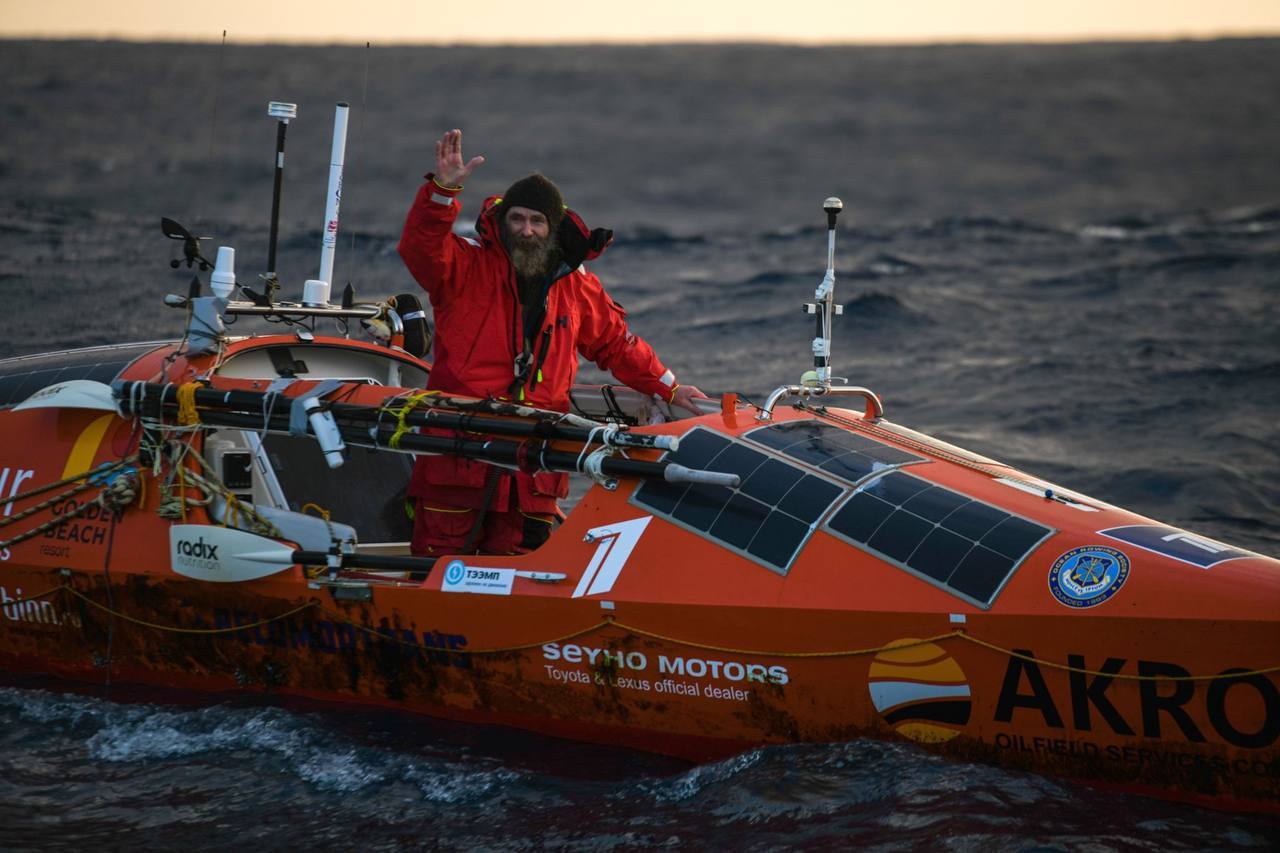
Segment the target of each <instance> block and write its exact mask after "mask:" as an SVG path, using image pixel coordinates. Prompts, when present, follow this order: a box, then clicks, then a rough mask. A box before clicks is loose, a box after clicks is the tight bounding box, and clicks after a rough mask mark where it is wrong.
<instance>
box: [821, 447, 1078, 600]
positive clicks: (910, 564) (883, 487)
mask: <svg viewBox="0 0 1280 853" xmlns="http://www.w3.org/2000/svg"><path fill="white" fill-rule="evenodd" d="M826 526H827V529H828V530H829V531H831V532H832V533H835V534H836V535H838V536H841V537H842V538H844V539H846V540H848V541H850V542H852V543H854V544H856V545H858V546H859V547H862V548H864V549H866V550H867V551H870V552H872V553H873V554H876V555H878V556H880V557H883V558H884V559H886V560H889V561H890V562H894V563H897V564H898V565H900V566H903V567H905V568H907V569H909V570H911V571H912V572H914V573H916V574H918V575H920V576H921V577H924V578H926V579H928V580H929V581H931V582H933V583H934V584H936V585H938V586H941V587H942V588H944V589H946V590H948V591H950V592H953V593H955V594H957V595H959V596H961V597H962V598H966V599H968V600H970V601H973V602H974V603H976V604H978V605H980V606H983V607H986V606H989V605H990V604H991V602H992V601H993V600H995V596H996V594H997V593H998V592H999V591H1000V590H1001V588H1003V586H1004V585H1005V583H1006V582H1007V581H1008V580H1009V578H1010V577H1011V576H1012V575H1013V572H1014V570H1015V569H1016V568H1017V567H1018V564H1019V563H1021V562H1022V560H1023V558H1024V557H1026V556H1027V554H1028V553H1030V551H1031V550H1032V549H1033V548H1035V547H1036V546H1037V545H1038V544H1040V542H1041V541H1043V540H1044V538H1045V537H1047V536H1048V535H1049V534H1051V533H1052V532H1053V530H1052V529H1050V528H1048V527H1045V526H1043V525H1041V524H1036V523H1035V522H1033V521H1028V520H1027V519H1025V518H1021V517H1020V516H1016V515H1013V514H1012V513H1009V512H1006V511H1005V510H1002V509H998V508H996V507H993V506H991V505H990V504H986V503H983V502H982V501H978V500H974V499H973V498H971V497H969V496H968V495H962V494H960V493H959V492H954V491H952V490H951V489H947V488H944V487H942V486H938V485H934V484H933V483H929V482H928V481H926V480H922V479H920V478H919V477H915V476H912V475H911V474H907V473H905V472H902V471H894V472H891V473H889V474H886V475H885V476H883V477H880V478H878V479H876V480H874V481H873V482H871V483H869V484H867V485H866V486H865V487H863V488H862V489H861V490H859V491H858V492H857V493H855V494H854V495H853V496H852V497H850V498H849V500H848V501H846V502H845V504H844V506H842V507H840V509H839V510H837V511H836V513H835V515H833V516H832V517H831V519H830V521H828V522H827V525H826Z"/></svg>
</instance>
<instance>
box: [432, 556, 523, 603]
mask: <svg viewBox="0 0 1280 853" xmlns="http://www.w3.org/2000/svg"><path fill="white" fill-rule="evenodd" d="M515 578H516V570H515V569H488V568H484V567H482V566H468V565H467V564H466V563H464V562H462V561H461V560H452V561H451V562H450V563H449V565H448V566H446V567H445V570H444V580H443V581H441V583H440V591H441V592H472V593H479V594H481V595H510V594H511V585H512V584H513V583H514V582H515Z"/></svg>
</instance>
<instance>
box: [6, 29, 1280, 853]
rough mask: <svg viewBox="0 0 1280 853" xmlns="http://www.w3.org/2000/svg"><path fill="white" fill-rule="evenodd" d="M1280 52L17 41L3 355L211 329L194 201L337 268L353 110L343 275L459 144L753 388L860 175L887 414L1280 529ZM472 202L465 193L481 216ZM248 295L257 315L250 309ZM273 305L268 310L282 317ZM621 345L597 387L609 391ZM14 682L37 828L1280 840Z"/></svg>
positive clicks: (310, 262)
mask: <svg viewBox="0 0 1280 853" xmlns="http://www.w3.org/2000/svg"><path fill="white" fill-rule="evenodd" d="M1278 48H1280V42H1276V41H1274V40H1272V41H1267V40H1256V41H1248V40H1237V41H1222V42H1202V43H1190V42H1188V43H1170V44H1084V45H1066V46H1017V45H1012V46H981V47H979V46H941V47H929V48H923V47H922V48H901V47H898V48H887V47H878V48H822V49H817V48H795V47H751V46H732V45H730V46H687V47H668V46H648V47H633V48H617V47H610V48H603V47H589V48H588V47H575V48H556V49H535V48H485V49H482V48H432V49H427V48H394V49H383V48H374V49H369V50H366V49H361V48H329V49H325V48H296V47H293V48H280V47H227V48H225V49H220V48H219V47H218V46H216V45H203V46H191V45H145V44H119V43H37V42H5V43H0V71H2V72H3V74H4V79H5V80H6V86H5V87H3V89H0V115H2V116H3V117H4V119H3V121H2V122H0V187H2V188H3V190H4V192H3V193H0V294H2V295H3V296H4V298H5V300H6V303H7V306H8V307H7V310H5V311H4V312H3V313H2V314H0V318H3V319H0V328H2V329H3V336H0V357H3V356H8V355H14V354H20V353H27V352H38V351H44V350H50V349H58V348H66V347H75V346H85V345H91V344H99V343H112V342H119V341H127V340H140V339H154V338H163V337H176V336H177V335H179V334H180V331H181V325H182V318H181V317H180V316H179V314H178V312H175V311H172V310H170V309H166V308H164V307H163V306H162V305H161V303H160V296H161V295H162V294H163V293H165V292H184V291H185V289H186V283H187V281H188V279H189V278H190V272H188V271H186V270H176V271H175V270H173V269H171V268H170V267H169V264H168V262H169V260H170V259H171V258H172V257H174V255H175V254H176V253H175V248H176V244H172V243H170V242H169V241H167V240H165V238H164V237H163V236H162V235H161V234H160V232H159V227H158V221H159V217H161V216H170V217H173V218H175V219H177V220H179V221H181V222H184V223H185V224H187V225H188V226H190V227H192V229H193V230H195V231H197V232H198V233H199V234H201V235H208V236H209V237H210V238H211V239H210V240H209V241H208V242H207V243H206V248H207V250H208V253H209V254H212V252H213V249H214V248H215V247H216V246H218V245H233V246H235V247H236V248H237V251H238V255H237V261H238V273H239V276H240V279H241V281H242V282H246V283H252V282H253V281H254V280H255V277H256V275H257V273H258V272H259V271H261V270H263V269H265V255H266V225H267V222H268V217H269V211H270V200H271V166H272V162H273V151H274V138H275V127H274V122H273V121H272V120H270V119H268V118H267V117H266V114H265V106H266V102H267V101H268V100H290V101H296V102H298V104H299V116H300V117H299V119H298V120H296V121H295V122H294V123H293V124H292V125H291V127H290V131H289V142H288V158H287V167H286V180H285V200H284V206H283V210H284V215H283V218H282V229H281V231H282V243H281V260H280V263H279V269H280V270H281V273H282V277H283V279H284V282H285V294H287V295H290V296H296V295H298V294H299V293H300V289H301V282H302V281H303V280H304V279H306V278H310V277H312V276H314V275H315V273H316V269H317V265H318V252H319V232H320V227H321V225H322V219H323V205H322V202H323V196H324V182H325V175H326V173H327V163H328V156H329V134H330V131H331V127H332V109H333V104H334V103H335V102H336V101H338V100H346V101H348V102H349V103H351V105H352V117H351V131H350V136H349V140H348V155H347V172H346V180H345V184H344V199H343V208H342V229H343V230H342V235H341V238H340V241H339V252H338V262H337V276H336V278H337V279H338V282H339V283H340V284H345V283H346V282H348V281H350V282H351V283H352V284H353V285H354V286H355V288H356V289H357V292H358V293H359V294H362V295H367V296H373V295H386V294H392V293H397V292H401V291H404V290H406V289H411V288H413V287H414V284H413V282H412V280H411V279H410V277H409V276H408V274H407V273H406V272H405V271H404V269H403V267H402V265H401V264H400V262H399V259H398V258H397V256H396V254H395V244H396V241H397V239H398V235H399V229H400V225H401V222H402V221H403V216H404V213H405V211H406V210H407V207H408V204H409V202H410V200H411V198H412V195H413V192H414V190H415V189H416V186H417V184H418V182H419V180H420V176H421V175H422V173H423V172H425V171H427V170H429V169H430V168H431V157H432V142H433V141H434V139H435V138H436V137H437V136H438V135H439V134H440V133H441V132H442V131H443V130H446V129H448V128H450V127H461V128H463V129H464V131H465V139H464V146H465V150H466V151H467V153H468V156H470V155H471V154H473V153H482V154H484V155H486V157H487V158H488V163H486V165H485V166H484V167H482V169H481V170H480V172H479V173H478V174H477V175H476V176H475V177H474V178H473V180H472V182H471V185H470V186H469V187H468V189H467V192H466V194H465V196H466V202H467V209H468V211H469V212H472V213H473V212H474V211H475V210H476V208H477V207H478V202H479V200H480V199H481V198H482V197H483V196H484V195H486V194H489V193H492V192H501V191H502V190H503V189H504V188H505V187H506V186H507V184H509V183H510V182H511V181H512V180H513V179H515V178H517V177H520V176H522V175H523V174H526V173H528V172H530V171H533V170H535V169H538V170H541V171H543V172H545V173H546V174H548V175H550V176H551V177H552V178H554V179H555V180H556V181H557V182H558V183H560V185H561V186H562V188H563V189H564V191H565V195H566V197H567V199H568V201H569V202H570V204H571V205H572V206H574V207H575V208H576V209H578V210H579V211H580V212H581V213H582V214H583V216H584V217H585V218H586V219H587V221H588V222H589V223H591V224H593V225H606V226H609V227H613V228H614V229H615V230H616V232H617V240H616V242H615V245H614V246H613V247H612V248H611V249H610V250H609V251H608V252H607V253H606V255H605V256H604V257H603V258H601V259H600V260H599V261H598V262H596V264H595V265H594V267H593V268H594V269H595V270H596V271H597V272H598V273H600V274H601V276H602V277H603V278H604V279H605V282H606V285H607V286H608V287H609V289H610V292H611V293H612V294H613V295H614V296H615V297H616V298H617V299H618V301H620V302H621V303H622V304H623V305H625V306H626V308H627V310H628V312H629V315H630V318H631V323H632V327H633V329H634V330H635V331H637V332H638V333H639V334H641V335H643V336H644V337H645V338H646V339H648V340H649V341H650V342H651V343H653V344H654V346H655V348H656V349H657V350H658V352H659V353H660V354H661V355H662V357H663V359H664V360H665V361H666V362H667V364H668V365H669V366H670V367H671V368H672V369H673V370H675V372H676V373H677V375H678V376H679V377H680V379H681V381H686V382H694V383H696V384H698V385H699V386H700V387H702V388H703V389H704V390H706V391H708V392H709V393H713V392H719V391H725V390H734V391H738V392H740V393H742V394H745V395H746V396H748V397H750V398H753V399H758V398H759V397H762V396H764V395H766V394H767V393H768V392H769V390H771V389H772V388H773V387H775V386H777V385H779V384H782V383H785V382H792V381H795V380H796V379H797V378H798V376H799V374H800V373H801V372H802V371H803V370H805V369H806V368H807V367H808V366H809V365H808V362H809V355H808V352H809V340H810V338H811V337H812V325H811V324H812V321H811V319H810V318H808V317H806V316H805V315H804V314H802V313H801V311H800V305H801V303H802V302H803V301H805V300H806V299H808V298H810V296H811V294H812V291H813V288H814V287H815V286H816V285H817V284H818V282H819V280H820V279H821V277H822V272H823V269H824V267H825V260H826V231H825V221H824V217H823V214H822V211H821V205H822V200H823V199H824V198H825V197H827V196H829V195H836V196H840V197H841V198H842V199H843V200H844V203H845V213H844V214H842V216H841V220H840V230H839V243H838V247H837V254H836V258H837V268H838V279H837V295H838V298H839V299H840V301H841V302H842V303H844V305H845V315H844V317H843V318H840V319H839V320H837V325H836V333H835V358H834V363H835V366H836V373H837V374H838V375H841V376H847V377H848V378H849V380H850V381H851V382H853V383H855V384H860V385H866V386H868V387H871V388H873V389H874V390H876V391H877V392H878V393H880V394H881V396H882V397H883V399H884V401H885V405H886V410H887V416H888V417H889V418H890V419H892V420H894V421H896V422H898V423H902V424H904V425H907V426H910V427H913V428H916V429H919V430H922V431H925V432H928V433H931V434H934V435H937V436H939V437H941V438H943V439H945V440H948V441H951V442H954V443H956V444H959V445H961V446H964V447H968V448H970V449H972V450H975V451H977V452H980V453H983V454H986V455H989V456H992V457H994V458H997V459H1000V460H1002V461H1005V462H1008V463H1010V464H1012V465H1015V466H1018V467H1020V468H1023V469H1025V470H1027V471H1029V472H1031V473H1034V474H1037V475H1039V476H1042V477H1045V478H1047V479H1049V480H1051V481H1054V482H1057V483H1060V484H1061V485H1063V486H1065V487H1068V488H1071V489H1074V490H1077V491H1081V492H1083V493H1085V494H1089V495H1092V496H1095V497H1097V498H1099V499H1102V500H1105V501H1108V502H1111V503H1115V504H1118V505H1120V506H1124V507H1127V508H1130V509H1133V510H1134V511H1136V512H1139V513H1142V514H1144V515H1148V516H1151V517H1153V518H1156V519H1158V520H1160V521H1163V522H1167V523H1170V524H1173V525H1177V526H1180V527H1185V528H1187V529H1190V530H1192V531H1195V532H1197V533H1201V534H1204V535H1207V536H1211V537H1213V538H1216V539H1221V540H1223V541H1226V542H1228V543H1231V544H1233V545H1237V546H1242V547H1246V548H1250V549H1253V550H1255V551H1258V552H1260V553H1264V554H1268V555H1271V556H1280V485H1278V484H1280V452H1278V450H1280V426H1277V424H1280V331H1277V330H1278V329H1280V295H1278V293H1280V161H1278V160H1277V158H1276V152H1277V151H1280V122H1277V121H1276V120H1275V115H1276V114H1277V108H1280V49H1278ZM465 215H466V214H464V216H465ZM242 322H243V321H242ZM248 327H249V326H248V324H247V323H246V325H245V326H242V327H241V328H248ZM595 375H596V374H595V372H594V369H592V368H587V369H584V372H583V374H582V376H583V378H591V377H593V376H595ZM64 690H65V688H64V687H62V686H59V685H51V684H39V685H33V684H29V683H23V684H20V685H13V686H9V687H5V688H3V689H0V738H2V739H3V743H4V748H3V750H0V792H2V793H0V833H3V834H2V835H0V847H4V848H6V849H35V848H40V849H51V848H56V847H83V846H85V845H87V844H90V843H99V844H102V845H105V846H108V847H110V846H112V845H113V844H117V843H119V842H118V841H117V839H120V838H123V837H125V834H126V833H129V837H130V838H131V839H132V840H131V842H130V843H131V845H137V846H140V847H143V848H151V849H172V848H174V847H178V846H193V845H194V846H198V847H211V846H215V845H220V844H224V843H237V842H241V843H243V842H248V843H251V844H253V845H255V846H258V847H266V848H268V849H276V848H284V847H290V848H293V847H301V846H304V845H305V846H310V847H313V848H318V849H334V848H346V847H351V846H354V845H355V844H357V843H358V844H360V845H361V846H363V847H368V848H369V849H405V848H425V849H433V848H440V849H472V848H477V847H478V848H488V849H504V850H505V849H530V848H542V847H552V848H562V849H584V850H598V849H636V848H647V847H662V846H671V847H693V848H698V847H708V846H712V845H716V846H732V847H734V848H744V849H776V848H787V847H790V848H809V849H813V848H817V849H833V848H835V849H839V848H870V849H906V848H920V849H935V848H939V847H941V848H945V849H955V850H990V849H1000V850H1042V849H1047V850H1075V849H1089V850H1147V849H1160V850H1164V849H1228V850H1234V849H1270V848H1272V847H1274V846H1275V845H1277V843H1280V824H1277V823H1276V821H1275V820H1274V819H1268V818H1258V817H1247V816H1239V815H1227V814H1221V813H1216V812H1211V811H1205V810H1200V809H1193V808H1187V807H1183V806H1176V805H1171V804H1167V803H1162V802H1157V801H1150V800H1144V799H1141V798H1135V797H1127V796H1121V795H1117V794H1113V793H1105V792H1100V791H1096V790H1092V789H1089V788H1084V787H1080V786H1078V785H1074V784H1071V783H1067V782H1063V781H1060V780H1056V779H1050V778H1043V777H1036V776H1028V775H1025V774H1012V773H1007V772H1005V771H1001V770H999V769H994V768H990V767H984V766H972V765H965V764H957V763H954V762H945V761H941V760H939V759H935V758H933V757H930V756H928V755H926V754H924V753H922V752H920V751H918V750H915V749H913V748H911V747H909V746H904V745H900V744H885V743H876V742H854V743H850V744H842V745H806V746H793V747H774V748H768V749H762V750H757V751H753V752H749V753H746V754H744V755H742V756H739V757H737V758H734V759H731V760H729V761H726V762H722V763H719V764H712V765H704V766H691V765H687V764H684V763H681V762H675V761H670V760H667V759H660V758H655V757H651V756H644V755H638V754H635V753H630V752H627V751H623V750H602V749H599V748H588V747H584V746H580V745H575V744H568V743H564V742H560V741H553V740H547V739H542V738H535V737H532V736H529V735H525V734H521V733H513V732H505V731H495V730H492V729H482V728H474V727H467V726H460V725H455V724H449V725H446V724H443V723H439V722H436V721H430V720H423V719H414V718H401V717H397V716H395V715H382V714H373V715H371V714H364V713H361V714H352V713H349V712H340V711H332V710H324V709H304V708H299V707H295V706H289V707H281V706H278V705H276V704H275V703H271V702H266V703H259V704H244V703H241V702H227V703H223V704H219V705H215V706H213V707H202V706H191V705H182V704H173V701H174V697H169V696H153V695H144V694H138V693H136V692H128V691H127V690H124V689H122V688H120V687H119V686H116V687H114V688H112V690H111V691H110V693H109V694H107V695H106V696H105V697H104V691H103V690H102V689H93V690H90V691H88V692H82V693H77V694H67V693H64V692H63V691H64Z"/></svg>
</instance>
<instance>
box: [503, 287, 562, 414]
mask: <svg viewBox="0 0 1280 853" xmlns="http://www.w3.org/2000/svg"><path fill="white" fill-rule="evenodd" d="M571 272H573V267H570V266H569V265H568V264H564V263H562V264H561V265H560V268H559V269H558V270H556V272H555V274H554V275H549V276H547V277H546V279H545V280H544V281H543V282H542V286H541V287H539V288H538V293H537V296H536V297H535V298H534V299H532V300H530V303H529V304H528V305H525V306H524V311H523V321H524V322H523V323H522V324H521V330H520V331H521V334H520V352H519V354H517V355H516V359H515V363H514V364H513V366H512V372H513V373H514V374H515V379H514V381H513V382H512V383H511V388H510V389H509V390H508V391H507V393H508V394H511V395H513V396H515V397H516V399H518V400H523V399H524V387H525V385H526V384H527V385H528V386H529V390H530V391H532V390H533V389H534V388H536V387H537V386H538V382H539V381H540V380H541V379H542V365H543V364H544V363H545V362H546V360H547V353H548V352H549V351H550V349H551V330H552V327H551V326H547V327H546V328H544V329H542V336H541V337H542V340H541V348H539V347H538V346H537V339H538V329H539V328H541V327H542V324H543V323H544V322H545V321H546V319H547V299H548V298H549V296H550V293H551V286H552V285H553V284H555V283H556V282H557V281H559V280H560V279H562V278H564V277H565V276H567V275H568V274H569V273H571ZM518 291H519V288H517V292H518ZM535 351H537V353H538V358H537V360H536V361H535V360H534V352H535Z"/></svg>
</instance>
